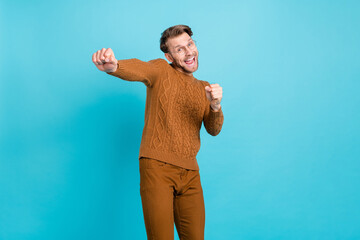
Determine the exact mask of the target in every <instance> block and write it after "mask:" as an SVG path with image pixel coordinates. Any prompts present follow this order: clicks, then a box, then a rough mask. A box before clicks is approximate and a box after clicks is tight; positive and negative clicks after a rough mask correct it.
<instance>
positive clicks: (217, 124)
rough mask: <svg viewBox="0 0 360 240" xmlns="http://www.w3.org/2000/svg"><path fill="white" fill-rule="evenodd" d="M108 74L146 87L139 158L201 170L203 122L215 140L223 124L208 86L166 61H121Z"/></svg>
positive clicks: (206, 83)
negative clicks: (201, 130)
mask: <svg viewBox="0 0 360 240" xmlns="http://www.w3.org/2000/svg"><path fill="white" fill-rule="evenodd" d="M108 74H109V75H112V76H116V77H119V78H121V79H124V80H127V81H140V82H143V83H144V84H145V85H146V86H147V95H146V107H145V125H144V130H143V135H142V140H141V145H140V154H139V158H141V157H148V158H153V159H156V160H160V161H163V162H167V163H170V164H173V165H176V166H180V167H183V168H186V169H192V170H198V169H199V166H198V164H197V160H196V155H197V153H198V151H199V149H200V128H201V125H202V122H203V121H204V126H205V128H206V130H207V132H208V133H209V134H211V135H213V136H215V135H217V134H219V132H220V130H221V127H222V124H223V121H224V116H223V113H222V110H221V109H220V111H218V112H214V111H213V110H212V109H211V107H210V102H209V100H208V99H207V98H206V95H205V86H208V85H209V83H208V82H206V81H201V80H197V79H196V78H194V77H193V76H188V75H186V74H184V73H181V72H179V71H178V70H175V69H174V68H173V67H172V65H171V64H168V63H167V62H166V61H165V60H164V59H155V60H151V61H149V62H143V61H140V60H138V59H128V60H119V61H118V68H117V70H116V71H115V72H113V73H108Z"/></svg>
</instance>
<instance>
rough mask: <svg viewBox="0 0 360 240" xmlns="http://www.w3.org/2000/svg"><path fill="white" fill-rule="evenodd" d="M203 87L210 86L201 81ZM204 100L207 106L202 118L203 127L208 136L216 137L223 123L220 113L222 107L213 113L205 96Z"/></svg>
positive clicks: (221, 112) (222, 115) (222, 116)
mask: <svg viewBox="0 0 360 240" xmlns="http://www.w3.org/2000/svg"><path fill="white" fill-rule="evenodd" d="M203 85H204V87H205V86H209V85H210V84H209V83H208V82H205V81H203ZM204 91H205V90H204ZM205 99H206V101H205V102H206V103H207V104H206V107H205V113H204V118H203V122H204V126H205V129H206V131H207V132H208V133H209V134H210V135H212V136H216V135H218V134H219V133H220V131H221V128H222V125H223V123H224V114H223V111H222V107H221V108H220V110H219V111H217V112H215V111H214V110H213V109H212V108H211V106H210V102H209V100H208V99H207V98H206V95H205Z"/></svg>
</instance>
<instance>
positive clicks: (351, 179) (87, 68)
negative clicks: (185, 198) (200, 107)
mask: <svg viewBox="0 0 360 240" xmlns="http://www.w3.org/2000/svg"><path fill="white" fill-rule="evenodd" d="M359 13H360V2H359V1H346V0H345V1H332V0H327V1H309V0H305V1H291V0H290V1H278V0H277V1H259V0H256V1H235V0H234V1H227V0H224V1H188V0H184V1H121V0H118V1H116V0H104V1H94V0H86V1H84V0H72V1H70V0H63V1H45V0H32V1H25V0H24V1H20V0H1V2H0V34H1V35H0V44H1V53H0V56H1V57H0V79H1V81H0V239H1V240H60V239H71V240H72V239H74V240H75V239H76V240H79V239H86V240H93V239H94V240H95V239H96V240H98V239H106V240H115V239H146V233H145V228H144V223H143V218H142V209H141V199H140V193H139V171H138V160H137V157H138V148H139V145H140V140H141V134H142V128H143V119H144V104H145V94H146V88H145V86H144V85H143V84H142V83H129V82H126V81H122V80H120V79H118V78H114V77H112V76H109V75H107V74H105V73H102V72H100V71H98V70H97V69H96V67H95V66H94V65H93V63H92V61H91V55H92V54H93V53H94V52H95V51H97V50H99V49H101V48H103V47H105V48H108V47H111V48H112V49H113V50H114V52H115V55H116V57H117V58H118V59H126V58H139V59H141V60H144V61H148V60H151V59H154V58H159V57H163V54H162V52H161V51H160V49H159V38H160V34H161V32H162V31H163V30H164V29H166V28H167V27H169V26H172V25H175V24H188V25H190V26H191V27H192V29H193V31H194V39H195V40H196V41H197V44H198V49H199V52H200V58H199V59H200V68H199V70H198V72H196V73H195V77H197V78H198V79H203V80H207V81H209V82H212V83H219V84H220V85H221V86H222V87H223V89H224V98H223V111H224V115H225V122H224V126H223V130H222V132H221V133H220V135H219V136H217V137H212V136H210V135H207V134H206V132H205V131H204V129H202V132H201V137H202V148H201V150H200V152H199V154H198V162H199V164H200V168H201V170H200V173H201V177H202V183H203V188H204V195H205V204H206V230H205V232H206V233H205V234H206V235H205V236H206V239H207V240H213V239H214V240H218V239H301V240H302V239H324V240H325V239H326V240H330V239H360V191H359V185H360V163H359V161H360V147H359V145H360V144H359V143H360V127H359V123H360V111H359V107H360V97H359V93H360V83H359V80H360V14H359Z"/></svg>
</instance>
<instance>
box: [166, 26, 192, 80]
mask: <svg viewBox="0 0 360 240" xmlns="http://www.w3.org/2000/svg"><path fill="white" fill-rule="evenodd" d="M166 44H167V46H168V49H169V52H168V53H165V57H166V59H167V60H169V62H171V63H172V64H173V66H174V68H175V69H176V70H178V71H180V72H183V73H185V74H187V75H190V76H191V75H192V73H193V72H195V71H196V70H197V69H198V65H199V62H198V55H199V52H198V50H197V48H196V46H195V43H194V41H193V40H192V38H191V37H190V36H189V34H187V33H183V34H181V35H179V36H176V37H173V38H170V39H168V40H167V42H166Z"/></svg>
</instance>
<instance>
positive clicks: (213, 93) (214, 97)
mask: <svg viewBox="0 0 360 240" xmlns="http://www.w3.org/2000/svg"><path fill="white" fill-rule="evenodd" d="M205 93H206V97H207V99H209V101H210V106H211V108H212V109H213V110H214V111H215V112H217V111H219V110H220V108H221V105H220V102H221V99H222V87H220V85H219V84H210V86H206V87H205Z"/></svg>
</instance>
